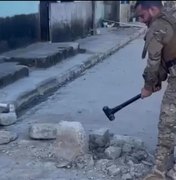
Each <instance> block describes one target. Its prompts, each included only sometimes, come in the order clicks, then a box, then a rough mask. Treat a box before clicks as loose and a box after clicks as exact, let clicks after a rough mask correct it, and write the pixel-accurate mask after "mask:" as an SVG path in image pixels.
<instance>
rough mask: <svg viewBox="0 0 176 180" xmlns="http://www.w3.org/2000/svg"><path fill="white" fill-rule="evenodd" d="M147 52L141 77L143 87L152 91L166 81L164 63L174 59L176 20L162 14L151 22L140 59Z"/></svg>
mask: <svg viewBox="0 0 176 180" xmlns="http://www.w3.org/2000/svg"><path fill="white" fill-rule="evenodd" d="M147 52H148V60H147V66H146V68H145V70H144V73H143V77H144V80H145V85H144V87H145V88H146V89H148V90H152V89H153V87H155V86H157V84H158V83H161V81H164V80H166V79H167V72H168V71H167V69H166V67H165V62H167V61H171V60H172V59H174V58H176V19H175V18H174V17H173V16H171V15H169V13H167V14H166V13H164V12H162V13H161V14H160V15H159V16H157V17H156V18H155V19H153V21H152V22H151V24H150V26H149V29H148V32H147V33H146V36H145V45H144V50H143V53H142V58H145V56H146V53H147Z"/></svg>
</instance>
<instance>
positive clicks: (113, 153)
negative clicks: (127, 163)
mask: <svg viewBox="0 0 176 180" xmlns="http://www.w3.org/2000/svg"><path fill="white" fill-rule="evenodd" d="M121 152H122V149H121V148H120V147H113V146H110V147H108V148H107V149H106V150H105V155H106V156H107V157H108V159H112V160H115V159H117V158H119V157H120V155H121Z"/></svg>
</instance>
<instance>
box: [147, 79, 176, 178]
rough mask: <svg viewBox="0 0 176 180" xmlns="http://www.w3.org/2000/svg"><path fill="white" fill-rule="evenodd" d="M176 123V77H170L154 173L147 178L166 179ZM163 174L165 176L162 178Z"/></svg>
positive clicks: (163, 106)
mask: <svg viewBox="0 0 176 180" xmlns="http://www.w3.org/2000/svg"><path fill="white" fill-rule="evenodd" d="M175 125H176V79H175V78H174V79H173V78H169V80H168V86H167V89H166V91H165V93H164V96H163V100H162V104H161V110H160V119H159V124H158V144H157V148H156V154H155V158H156V160H155V167H154V169H153V173H152V174H150V175H149V176H148V178H146V180H150V179H151V180H152V179H157V178H158V179H165V178H164V174H165V173H166V171H167V170H168V166H169V163H170V159H171V158H170V157H171V155H172V154H173V149H174V129H175ZM161 176H163V177H162V178H161Z"/></svg>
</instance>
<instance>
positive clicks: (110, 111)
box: [103, 106, 115, 121]
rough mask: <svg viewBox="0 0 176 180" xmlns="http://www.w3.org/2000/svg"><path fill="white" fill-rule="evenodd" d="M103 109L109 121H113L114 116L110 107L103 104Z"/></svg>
mask: <svg viewBox="0 0 176 180" xmlns="http://www.w3.org/2000/svg"><path fill="white" fill-rule="evenodd" d="M103 111H104V113H105V114H106V116H107V117H108V119H109V120H110V121H113V120H114V119H115V116H114V113H113V112H112V109H110V108H109V107H108V106H104V107H103Z"/></svg>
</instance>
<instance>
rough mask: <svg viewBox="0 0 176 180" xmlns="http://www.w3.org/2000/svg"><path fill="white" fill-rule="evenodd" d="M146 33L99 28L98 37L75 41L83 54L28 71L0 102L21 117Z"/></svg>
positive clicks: (1, 92)
mask: <svg viewBox="0 0 176 180" xmlns="http://www.w3.org/2000/svg"><path fill="white" fill-rule="evenodd" d="M145 30H146V29H145V28H137V27H130V28H125V27H123V28H122V27H121V28H102V29H100V34H99V35H95V36H90V37H87V38H85V39H80V40H77V41H76V42H77V43H79V47H80V48H81V49H85V50H86V51H85V53H78V54H76V55H75V56H73V57H70V58H67V59H65V60H64V61H61V62H59V63H57V64H56V65H54V66H52V67H49V68H47V69H41V68H35V69H31V70H30V74H29V76H28V77H25V78H23V79H20V80H18V81H16V82H15V83H13V84H11V85H8V86H6V87H4V88H2V89H0V102H1V103H9V104H14V105H15V107H16V112H17V113H18V114H19V115H20V112H22V110H24V109H26V108H28V107H30V106H33V105H35V104H37V103H39V102H41V101H42V100H44V99H45V98H47V97H48V96H49V95H50V94H52V93H53V92H54V91H55V90H57V89H58V88H59V87H61V86H62V85H64V84H66V83H67V82H68V81H71V80H73V79H75V78H76V77H78V76H80V75H81V74H82V73H83V72H84V71H85V70H86V69H88V68H90V67H92V66H94V65H95V64H97V63H98V62H101V61H102V60H104V59H105V58H106V57H108V56H109V55H111V54H113V53H115V52H116V51H117V50H118V49H120V48H122V47H124V46H125V45H126V44H128V43H129V42H130V41H132V40H134V39H136V38H137V37H138V36H140V35H141V34H143V33H144V32H145Z"/></svg>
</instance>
